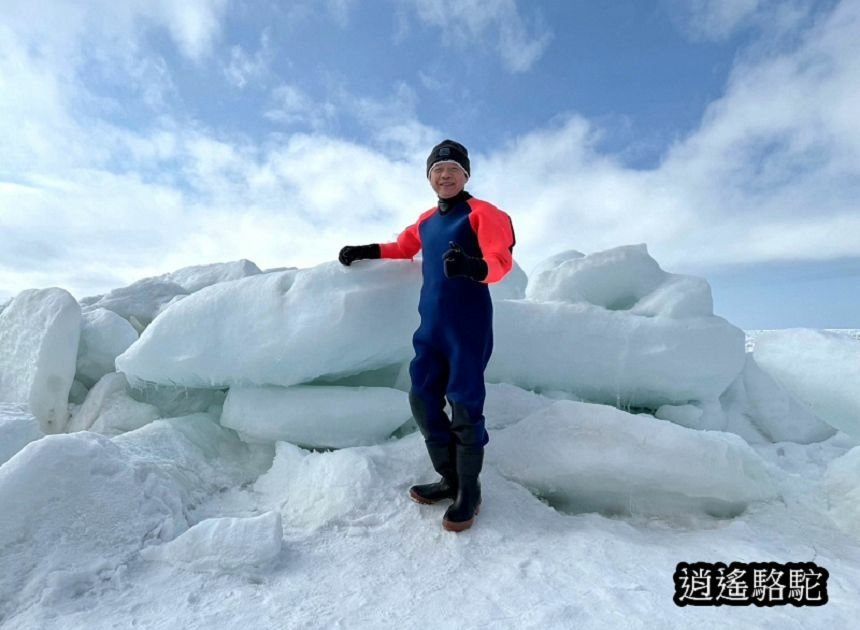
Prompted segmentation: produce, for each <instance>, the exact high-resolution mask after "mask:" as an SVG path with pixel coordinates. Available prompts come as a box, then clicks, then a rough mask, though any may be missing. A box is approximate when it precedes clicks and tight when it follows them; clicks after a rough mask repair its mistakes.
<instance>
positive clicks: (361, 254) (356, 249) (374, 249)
mask: <svg viewBox="0 0 860 630" xmlns="http://www.w3.org/2000/svg"><path fill="white" fill-rule="evenodd" d="M381 257H382V252H381V251H380V249H379V245H378V244H376V243H374V244H372V245H347V246H346V247H344V248H343V249H341V250H340V253H339V254H338V255H337V259H338V260H339V261H340V264H342V265H346V266H347V267H349V266H350V265H351V264H352V263H354V262H355V261H356V260H364V259H366V258H381Z"/></svg>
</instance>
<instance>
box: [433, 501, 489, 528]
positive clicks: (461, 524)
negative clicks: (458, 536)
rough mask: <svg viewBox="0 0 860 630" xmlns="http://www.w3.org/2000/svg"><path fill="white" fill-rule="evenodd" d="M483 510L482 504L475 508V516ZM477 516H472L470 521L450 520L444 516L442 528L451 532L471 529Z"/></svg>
mask: <svg viewBox="0 0 860 630" xmlns="http://www.w3.org/2000/svg"><path fill="white" fill-rule="evenodd" d="M480 511H481V506H480V505H479V506H478V507H476V508H475V516H478V513H479V512H480ZM475 516H473V517H472V518H470V519H469V520H468V521H459V522H457V521H448V520H445V519H444V518H443V519H442V528H443V529H444V530H446V531H449V532H462V531H465V530H467V529H469V528H470V527H471V526H472V523H474V522H475Z"/></svg>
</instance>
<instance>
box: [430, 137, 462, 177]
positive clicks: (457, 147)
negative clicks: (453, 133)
mask: <svg viewBox="0 0 860 630" xmlns="http://www.w3.org/2000/svg"><path fill="white" fill-rule="evenodd" d="M437 162H456V163H457V164H459V165H460V166H462V167H463V170H464V171H466V176H467V177H468V176H469V175H471V173H470V172H469V152H468V151H467V150H466V147H464V146H463V145H462V144H460V143H459V142H454V141H453V140H443V141H442V142H440V143H439V144H437V145H436V146H435V147H433V150H432V151H430V155H429V156H428V157H427V177H430V169H431V168H433V165H434V164H436V163H437Z"/></svg>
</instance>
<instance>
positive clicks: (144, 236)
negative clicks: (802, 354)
mask: <svg viewBox="0 0 860 630" xmlns="http://www.w3.org/2000/svg"><path fill="white" fill-rule="evenodd" d="M857 32H860V6H858V3H857V2H853V1H852V2H843V3H841V4H839V5H838V6H837V7H836V9H835V10H834V11H833V12H832V13H829V14H827V15H826V16H823V17H822V18H821V19H820V21H819V23H817V24H816V25H814V27H812V28H810V29H808V30H807V31H806V32H805V33H804V35H803V37H802V38H800V39H799V40H798V41H797V43H796V44H795V46H794V47H793V48H792V49H791V50H784V51H783V52H779V53H769V54H767V55H759V56H752V55H745V56H743V57H742V59H741V61H739V62H738V63H737V65H736V67H735V69H734V71H733V73H732V76H731V79H730V81H729V83H728V85H727V87H726V91H725V94H724V95H723V97H722V98H720V99H719V100H718V101H716V102H714V103H713V104H712V105H711V107H710V108H709V109H708V112H707V114H706V116H705V117H704V118H703V120H702V122H701V125H700V127H699V128H698V129H696V130H695V131H694V132H693V133H691V134H690V135H689V136H688V137H686V138H684V139H682V140H681V141H679V142H678V143H677V144H676V145H675V146H674V147H672V148H671V149H670V150H669V151H668V152H667V154H666V155H665V157H664V159H663V160H662V162H661V163H660V165H659V166H658V167H657V168H655V169H653V170H649V171H637V170H633V169H630V168H627V167H625V166H624V165H623V163H622V162H621V161H620V160H617V159H615V158H614V157H613V156H607V155H605V154H602V153H601V151H600V149H599V148H598V147H599V142H598V140H599V138H600V129H599V128H598V127H596V126H595V125H594V124H593V123H592V122H590V121H588V120H586V119H584V118H582V117H580V116H577V115H568V116H565V117H562V118H561V119H559V120H558V121H556V122H555V123H553V124H551V125H547V126H546V127H545V128H541V129H536V130H533V131H532V132H531V133H528V134H525V135H523V136H522V137H519V138H516V139H514V140H512V142H511V143H510V144H509V145H506V146H502V147H495V148H492V149H490V150H488V151H486V152H484V153H483V154H482V153H480V152H476V151H473V156H472V158H473V159H472V163H473V174H474V177H473V179H472V180H471V183H470V188H471V189H472V192H473V193H475V194H476V195H478V196H483V197H486V198H488V199H489V200H491V201H493V202H495V203H498V204H499V205H500V206H501V207H503V208H505V209H506V210H508V211H509V212H510V213H511V214H512V215H513V217H514V221H515V226H516V228H517V235H518V246H517V250H516V254H517V257H518V259H519V260H520V262H521V263H522V264H524V265H525V266H526V268H529V267H530V266H531V265H533V264H534V263H536V262H537V261H538V260H539V259H541V258H542V257H544V256H546V255H549V254H552V253H555V252H557V251H560V250H562V249H569V248H577V249H581V250H584V251H595V250H598V249H602V248H606V247H612V246H616V245H620V244H625V243H636V242H647V243H648V244H649V247H650V248H651V250H652V252H654V253H655V255H656V256H657V258H658V259H659V260H660V261H661V262H663V263H664V264H666V266H668V267H669V268H672V266H673V265H684V266H688V265H692V264H701V265H705V264H712V263H724V262H755V261H764V260H774V259H790V258H830V257H834V258H835V257H839V256H860V241H858V239H857V238H856V234H858V233H860V217H858V213H857V210H856V199H857V198H858V197H860V119H858V117H857V116H856V112H857V111H860V41H858V38H857V37H856V33H857ZM58 38H59V41H65V39H66V35H65V34H60V35H58ZM116 45H117V46H119V47H120V48H123V47H124V46H125V45H126V42H118V43H117V44H116ZM45 46H47V47H49V48H50V47H51V46H54V47H56V46H57V44H56V43H51V42H45ZM69 46H70V49H74V48H75V46H72V45H71V44H69ZM34 50H35V49H34V48H33V44H32V42H31V41H30V40H29V39H27V36H26V35H21V33H20V32H18V31H16V30H14V29H11V28H8V27H0V137H2V139H3V141H2V142H0V172H3V173H5V174H7V175H6V176H5V183H0V298H2V297H3V294H4V293H5V294H6V295H11V294H14V293H16V292H18V291H20V290H22V289H24V288H29V287H33V286H51V285H59V286H65V287H67V288H69V289H72V290H73V291H74V292H75V293H76V294H77V295H78V297H81V296H83V295H86V294H91V293H98V292H103V291H105V290H107V289H110V288H112V287H115V286H119V285H121V284H126V283H128V282H131V281H133V280H135V279H138V278H140V277H143V276H145V275H154V274H158V273H163V272H165V271H169V270H171V269H175V268H178V267H181V266H184V265H189V264H201V263H205V262H214V261H223V260H230V259H237V258H250V259H252V260H254V261H255V262H257V263H258V264H259V265H261V266H263V267H274V266H283V265H308V264H314V263H318V262H322V261H324V260H332V259H334V257H335V255H336V252H337V250H338V249H339V247H340V246H341V245H343V244H346V243H348V242H352V243H361V242H373V241H379V240H387V239H390V238H393V237H394V236H395V235H396V233H397V232H398V231H399V230H400V229H402V228H403V227H405V226H406V225H408V224H409V223H410V222H412V221H414V219H415V218H416V217H417V215H418V213H419V212H420V211H421V210H423V209H424V208H426V207H428V206H429V204H430V203H431V202H432V193H431V191H430V189H429V187H428V185H427V182H426V179H425V178H424V164H423V163H424V157H425V155H426V153H427V151H428V150H429V148H430V146H432V144H433V143H435V142H436V141H438V139H439V135H438V132H437V131H436V130H435V129H433V128H431V127H429V126H427V125H425V124H423V123H422V122H421V121H420V120H419V119H418V117H417V114H416V97H415V93H414V92H413V91H412V90H411V88H409V87H408V86H407V85H405V84H402V85H396V86H394V88H393V90H392V92H391V94H389V95H388V96H387V97H385V98H380V99H376V100H374V99H366V98H362V97H361V96H360V95H354V94H349V93H347V92H346V91H345V90H337V89H335V90H334V91H333V92H332V95H331V96H330V102H331V103H332V104H331V105H330V109H327V108H326V106H327V104H328V101H323V102H320V101H315V100H314V99H312V98H311V97H310V96H309V95H308V94H307V93H305V92H304V91H302V90H301V89H300V88H299V87H298V86H295V85H292V86H291V85H284V86H280V87H281V88H282V89H281V90H280V91H276V95H277V96H278V97H279V99H280V100H279V101H277V104H278V107H277V108H276V107H274V105H273V108H272V111H273V112H274V111H278V112H280V114H276V116H277V115H282V116H284V120H285V121H288V120H290V117H291V116H292V117H293V119H292V120H293V121H294V122H295V124H306V125H307V124H308V123H309V127H310V129H314V128H316V129H317V131H315V132H314V133H301V134H296V133H294V134H290V135H278V134H275V135H273V136H271V137H269V138H267V139H266V140H265V141H264V142H262V143H255V142H253V141H251V140H249V139H245V138H241V137H230V136H225V135H224V134H220V133H218V132H217V131H215V130H212V129H207V128H204V127H201V126H199V125H197V126H195V125H193V124H187V123H186V122H184V121H183V122H182V123H180V122H177V121H175V120H173V119H172V118H171V117H170V116H162V117H160V118H158V119H157V120H154V121H153V122H152V125H151V128H150V129H148V130H140V131H132V130H129V129H124V128H121V127H118V126H116V125H112V124H110V123H108V122H106V121H105V120H103V119H102V118H101V117H100V116H99V112H102V111H105V110H103V109H100V108H107V107H110V105H111V104H110V103H100V102H98V101H97V100H95V97H94V96H93V95H92V94H91V93H89V92H88V91H87V90H86V89H85V87H82V86H81V85H80V84H79V83H77V82H75V81H74V80H73V78H74V62H73V59H68V60H66V61H62V60H56V59H54V58H53V57H50V56H47V57H46V56H44V55H38V54H36V53H35V52H34ZM132 58H138V57H135V56H134V55H132ZM70 68H71V70H69V69H70ZM94 104H95V105H98V107H94ZM345 108H349V111H350V113H349V114H345V113H344V110H345ZM84 111H85V112H88V113H87V114H86V115H85V114H84V113H82V112H84ZM335 112H337V115H340V116H345V115H349V116H352V117H354V118H355V119H356V120H358V121H360V122H361V124H362V125H363V126H364V128H366V129H370V130H371V131H372V132H373V137H374V139H373V141H372V142H370V143H369V144H368V145H362V144H360V143H358V142H355V141H347V140H344V139H342V138H338V137H336V135H335V125H333V124H332V121H333V120H334V119H335ZM314 116H318V117H319V118H318V119H317V120H318V121H317V123H316V125H315V124H314ZM118 162H121V163H122V168H119V167H117V163H118ZM9 174H11V175H9Z"/></svg>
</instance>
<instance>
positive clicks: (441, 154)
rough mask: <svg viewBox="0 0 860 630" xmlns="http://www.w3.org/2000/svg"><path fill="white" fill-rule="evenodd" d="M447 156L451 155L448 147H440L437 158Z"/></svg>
mask: <svg viewBox="0 0 860 630" xmlns="http://www.w3.org/2000/svg"><path fill="white" fill-rule="evenodd" d="M449 155H451V149H449V148H448V147H442V148H441V149H439V157H448V156H449Z"/></svg>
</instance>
